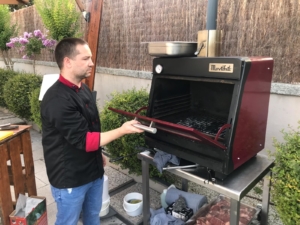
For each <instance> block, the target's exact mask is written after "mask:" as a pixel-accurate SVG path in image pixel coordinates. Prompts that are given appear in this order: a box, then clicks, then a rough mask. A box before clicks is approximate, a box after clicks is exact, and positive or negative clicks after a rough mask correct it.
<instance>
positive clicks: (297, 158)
mask: <svg viewBox="0 0 300 225" xmlns="http://www.w3.org/2000/svg"><path fill="white" fill-rule="evenodd" d="M299 124H300V122H299ZM282 133H283V137H284V141H285V142H283V143H280V142H279V141H277V140H276V139H275V140H274V146H275V148H276V151H275V153H274V154H273V156H275V166H274V167H273V169H272V172H273V178H272V183H273V188H272V198H273V201H274V203H275V206H276V209H277V211H278V213H279V215H280V217H281V220H282V222H283V223H284V224H285V225H299V224H300V126H299V127H298V129H297V130H293V129H292V128H290V129H289V132H286V131H282Z"/></svg>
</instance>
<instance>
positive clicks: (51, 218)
mask: <svg viewBox="0 0 300 225" xmlns="http://www.w3.org/2000/svg"><path fill="white" fill-rule="evenodd" d="M56 213H57V208H56V203H55V202H53V203H51V204H49V205H48V204H47V216H48V224H49V225H52V224H55V220H56Z"/></svg>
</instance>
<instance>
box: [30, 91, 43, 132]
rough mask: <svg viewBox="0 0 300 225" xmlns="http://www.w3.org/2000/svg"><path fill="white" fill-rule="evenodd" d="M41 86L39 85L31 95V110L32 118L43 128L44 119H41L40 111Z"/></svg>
mask: <svg viewBox="0 0 300 225" xmlns="http://www.w3.org/2000/svg"><path fill="white" fill-rule="evenodd" d="M40 90H41V88H40V87H38V88H36V89H34V90H33V91H32V92H31V95H30V112H31V115H32V116H31V118H32V120H33V122H34V123H35V124H36V125H37V126H38V127H39V128H40V129H42V120H41V113H40V104H41V103H40V101H39V95H40Z"/></svg>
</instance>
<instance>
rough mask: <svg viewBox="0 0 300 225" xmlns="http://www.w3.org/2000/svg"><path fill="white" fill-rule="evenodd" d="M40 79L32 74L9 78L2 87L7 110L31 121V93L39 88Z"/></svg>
mask: <svg viewBox="0 0 300 225" xmlns="http://www.w3.org/2000/svg"><path fill="white" fill-rule="evenodd" d="M41 84H42V77H40V76H36V75H33V74H26V73H22V74H18V75H16V76H13V77H12V78H10V79H9V80H8V81H7V82H6V83H5V85H4V90H3V96H4V100H5V103H6V105H7V108H8V109H9V110H10V111H12V112H13V113H15V114H17V115H18V116H20V117H22V118H25V119H28V120H30V119H31V111H30V101H29V97H30V94H31V92H32V91H33V90H34V89H36V88H38V87H40V86H41Z"/></svg>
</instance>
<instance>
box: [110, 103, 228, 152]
mask: <svg viewBox="0 0 300 225" xmlns="http://www.w3.org/2000/svg"><path fill="white" fill-rule="evenodd" d="M108 109H109V110H111V111H113V112H116V113H119V114H121V115H124V116H127V117H131V118H135V119H137V120H138V121H139V122H140V123H141V124H142V125H144V126H147V127H148V128H156V129H157V130H161V131H165V132H168V133H171V134H175V135H179V136H181V137H186V138H189V139H192V140H195V141H198V142H201V143H203V144H209V145H212V146H214V147H218V148H221V149H223V150H226V149H227V147H226V146H225V145H224V144H222V143H220V142H219V141H218V139H219V136H220V134H221V133H222V132H223V131H224V130H225V129H227V128H230V126H231V125H230V124H224V125H223V126H222V127H221V128H220V129H219V131H218V132H217V134H216V136H215V137H214V138H213V137H211V136H208V135H206V134H204V133H202V132H200V131H198V130H196V129H194V128H192V127H186V126H182V125H179V124H175V123H170V122H167V121H163V120H159V119H155V118H150V117H146V116H142V115H139V114H138V113H139V112H140V111H141V110H145V109H147V107H143V108H141V109H139V110H137V111H136V112H135V113H131V112H126V111H123V110H120V109H114V108H111V107H109V108H108ZM145 131H147V129H145Z"/></svg>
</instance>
